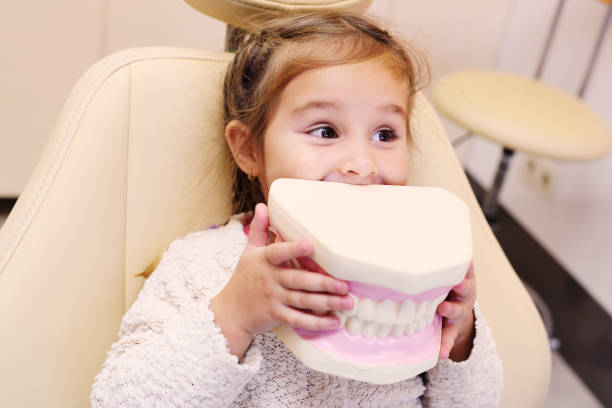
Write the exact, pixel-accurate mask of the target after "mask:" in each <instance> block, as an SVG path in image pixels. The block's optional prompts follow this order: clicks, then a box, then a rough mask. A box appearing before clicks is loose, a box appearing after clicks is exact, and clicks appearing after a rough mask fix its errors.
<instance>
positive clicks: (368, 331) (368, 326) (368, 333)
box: [361, 322, 378, 339]
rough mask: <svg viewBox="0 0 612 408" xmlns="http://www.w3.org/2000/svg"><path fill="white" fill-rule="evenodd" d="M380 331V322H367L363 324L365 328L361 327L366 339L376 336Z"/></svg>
mask: <svg viewBox="0 0 612 408" xmlns="http://www.w3.org/2000/svg"><path fill="white" fill-rule="evenodd" d="M377 331H378V324H376V323H374V322H365V324H364V325H363V329H361V335H362V336H363V337H365V338H366V339H371V338H372V337H374V335H375V334H376V332H377Z"/></svg>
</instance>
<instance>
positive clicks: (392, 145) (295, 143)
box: [254, 60, 408, 199]
mask: <svg viewBox="0 0 612 408" xmlns="http://www.w3.org/2000/svg"><path fill="white" fill-rule="evenodd" d="M407 99H408V88H407V84H406V81H401V80H399V79H398V78H396V77H395V76H393V74H392V73H391V72H390V71H389V69H388V68H386V66H385V65H383V63H382V62H380V61H377V60H370V61H367V62H363V63H358V64H350V65H336V66H331V67H326V68H319V69H312V70H309V71H306V72H304V73H302V74H301V75H299V76H297V77H296V78H295V79H293V80H292V81H291V82H290V83H289V84H288V85H287V87H286V88H285V89H284V91H283V92H282V93H281V96H280V101H279V104H278V110H277V112H276V113H275V115H274V116H273V117H272V119H271V121H270V123H269V125H268V128H267V130H266V132H265V134H264V145H263V155H261V158H260V159H258V160H257V161H256V163H255V166H254V175H255V176H257V177H258V179H259V181H260V183H261V186H262V189H263V193H264V195H265V197H266V199H267V197H268V191H269V188H270V185H271V184H272V182H273V181H274V180H275V179H277V178H281V177H284V178H300V179H309V180H324V181H337V182H343V183H350V184H406V179H407V171H408V145H407V142H406V137H407V129H406V110H407V108H406V102H407Z"/></svg>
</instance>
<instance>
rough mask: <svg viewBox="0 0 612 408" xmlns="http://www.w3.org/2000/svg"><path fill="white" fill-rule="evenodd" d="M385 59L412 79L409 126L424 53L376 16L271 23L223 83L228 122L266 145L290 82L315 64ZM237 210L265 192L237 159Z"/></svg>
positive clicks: (240, 53)
mask: <svg viewBox="0 0 612 408" xmlns="http://www.w3.org/2000/svg"><path fill="white" fill-rule="evenodd" d="M373 58H381V59H382V61H383V63H384V64H385V65H386V66H387V67H388V68H389V69H390V70H391V72H392V73H393V74H394V75H396V76H397V77H398V78H401V79H402V80H406V81H407V82H408V85H409V86H408V90H409V95H408V101H407V109H408V112H407V113H408V114H407V117H406V125H407V129H408V132H409V133H408V141H409V142H411V135H410V112H411V111H412V107H413V104H414V95H415V93H416V92H418V91H419V90H420V89H421V88H422V85H424V84H426V83H427V82H428V81H429V69H428V67H427V64H426V63H424V62H423V57H422V54H421V53H419V52H416V51H415V50H414V48H413V47H411V46H408V45H407V44H405V43H402V42H400V41H399V40H398V39H396V38H395V37H394V36H393V35H391V34H389V33H388V32H387V31H386V30H384V29H382V28H380V27H379V26H378V25H377V24H376V23H374V22H373V21H372V20H371V19H370V18H367V17H364V16H362V15H357V14H352V13H335V12H334V13H308V14H296V15H289V16H286V17H281V18H277V19H274V20H272V21H269V22H268V23H267V24H266V25H265V26H264V27H262V28H260V29H259V30H256V31H253V32H251V33H250V34H247V36H246V37H245V39H244V40H243V41H242V42H241V44H240V45H239V47H238V50H237V52H236V55H235V57H234V59H233V60H232V62H231V63H230V65H229V67H228V70H227V73H226V76H225V81H224V85H223V116H224V117H223V119H224V126H227V124H228V123H229V122H230V121H232V120H239V121H241V122H242V123H244V124H245V125H246V126H247V127H248V128H249V130H250V135H249V140H248V141H247V142H246V143H253V142H254V143H256V147H257V148H259V149H261V148H262V146H263V135H264V133H265V130H266V128H267V125H268V123H269V121H270V119H271V118H272V116H273V114H274V112H275V110H276V108H277V104H278V100H279V97H280V95H281V93H282V91H283V90H284V89H285V87H286V86H287V84H288V83H289V82H290V81H291V80H292V79H293V78H295V77H297V76H298V75H300V74H301V73H303V72H305V71H307V70H309V69H314V68H323V67H328V66H333V65H342V64H351V63H358V62H363V61H367V60H370V59H373ZM233 194H234V195H233V201H232V207H233V208H232V210H233V212H234V213H239V212H244V211H250V210H252V209H253V208H254V207H255V204H257V203H258V202H263V201H264V196H263V193H262V190H261V187H260V185H259V182H258V181H257V180H249V177H248V175H247V174H245V173H244V172H243V171H242V170H241V169H240V168H238V166H237V165H236V164H235V163H234V180H233Z"/></svg>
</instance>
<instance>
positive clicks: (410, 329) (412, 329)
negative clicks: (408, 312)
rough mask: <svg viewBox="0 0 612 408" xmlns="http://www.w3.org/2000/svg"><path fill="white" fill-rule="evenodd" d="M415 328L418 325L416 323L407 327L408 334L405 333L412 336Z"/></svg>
mask: <svg viewBox="0 0 612 408" xmlns="http://www.w3.org/2000/svg"><path fill="white" fill-rule="evenodd" d="M415 326H416V324H415V323H414V322H412V323H410V324H408V325H406V332H405V333H406V334H407V335H409V336H410V335H411V334H412V333H414V329H415Z"/></svg>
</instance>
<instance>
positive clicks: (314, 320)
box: [278, 307, 340, 330]
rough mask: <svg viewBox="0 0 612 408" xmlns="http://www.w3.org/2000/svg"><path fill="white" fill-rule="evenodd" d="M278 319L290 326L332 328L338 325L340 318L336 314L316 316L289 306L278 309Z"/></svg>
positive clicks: (314, 328)
mask: <svg viewBox="0 0 612 408" xmlns="http://www.w3.org/2000/svg"><path fill="white" fill-rule="evenodd" d="M278 320H279V321H281V322H283V323H286V324H288V325H289V326H291V327H297V328H300V329H306V330H334V329H338V328H339V327H340V319H338V318H337V317H336V316H331V315H325V316H316V315H314V314H312V313H306V312H304V311H301V310H296V309H293V308H291V307H285V308H284V309H283V310H282V311H280V312H279V315H278Z"/></svg>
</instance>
